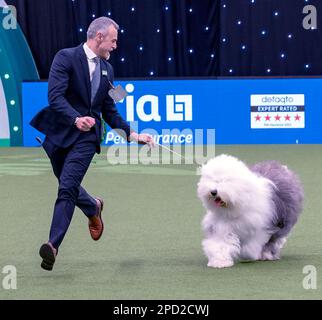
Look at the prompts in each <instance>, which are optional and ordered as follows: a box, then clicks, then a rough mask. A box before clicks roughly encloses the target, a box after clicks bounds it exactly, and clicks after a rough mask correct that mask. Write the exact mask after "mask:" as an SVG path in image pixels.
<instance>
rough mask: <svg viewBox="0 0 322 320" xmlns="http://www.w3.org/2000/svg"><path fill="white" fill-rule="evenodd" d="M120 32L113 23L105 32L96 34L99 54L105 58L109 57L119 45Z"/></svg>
mask: <svg viewBox="0 0 322 320" xmlns="http://www.w3.org/2000/svg"><path fill="white" fill-rule="evenodd" d="M117 35H118V32H117V30H116V29H115V27H114V26H113V25H111V26H109V27H108V28H107V29H106V32H104V33H98V34H97V35H96V37H97V41H98V55H99V56H100V57H102V58H103V59H109V57H110V53H111V52H112V51H113V50H115V49H116V47H117Z"/></svg>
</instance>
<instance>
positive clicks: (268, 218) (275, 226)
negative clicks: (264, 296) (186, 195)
mask: <svg viewBox="0 0 322 320" xmlns="http://www.w3.org/2000/svg"><path fill="white" fill-rule="evenodd" d="M198 197H199V198H200V200H201V201H202V203H203V205H204V207H205V208H206V210H207V212H206V215H205V216H204V218H203V220H202V229H203V232H204V235H205V238H204V240H203V241H202V247H203V251H204V253H205V254H206V256H207V257H208V267H213V268H224V267H231V266H233V264H234V262H236V261H238V260H248V261H249V260H277V259H279V258H280V253H281V249H282V247H283V245H284V244H285V242H286V238H287V236H288V234H289V233H290V231H291V229H292V227H293V226H294V225H295V223H296V221H297V220H298V217H299V215H300V213H301V210H302V203H303V197H304V194H303V188H302V185H301V182H300V180H299V178H298V177H297V175H296V174H295V173H294V172H292V171H291V170H289V169H288V168H287V167H286V166H284V165H282V164H280V163H279V162H277V161H264V162H261V163H258V164H255V165H253V166H251V167H248V166H246V165H245V164H244V163H243V162H242V161H240V160H238V159H237V158H235V157H232V156H229V155H220V156H217V157H215V158H213V159H211V160H209V161H208V162H207V163H206V164H204V165H203V166H202V167H201V178H200V181H199V183H198Z"/></svg>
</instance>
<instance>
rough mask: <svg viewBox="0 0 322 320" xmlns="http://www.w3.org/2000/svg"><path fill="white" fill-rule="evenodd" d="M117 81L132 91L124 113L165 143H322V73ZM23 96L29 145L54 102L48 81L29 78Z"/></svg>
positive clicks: (110, 138)
mask: <svg viewBox="0 0 322 320" xmlns="http://www.w3.org/2000/svg"><path fill="white" fill-rule="evenodd" d="M115 83H116V84H120V85H122V86H123V88H125V89H126V91H127V92H128V96H127V97H126V98H125V99H124V100H123V101H121V102H119V103H117V107H118V110H119V112H120V113H121V115H122V116H123V117H124V119H126V120H127V121H129V122H131V123H132V126H133V127H134V128H135V129H137V130H138V131H147V132H150V133H151V134H152V135H153V136H154V137H155V139H156V140H158V142H159V143H196V144H199V143H217V144H295V143H306V144H309V143H322V90H321V88H322V79H258V80H248V79H247V80H240V79H239V80H155V81H147V80H140V81H138V80H133V81H131V80H128V81H118V82H115ZM22 102H23V123H24V145H25V146H34V145H37V144H38V142H37V141H36V139H35V137H36V136H40V137H41V135H40V134H39V133H38V132H37V131H36V130H34V129H33V128H31V127H30V126H29V124H28V123H29V121H30V119H31V118H32V116H33V115H34V114H35V113H36V112H37V111H38V110H40V109H41V108H43V107H44V106H47V104H48V101H47V83H46V82H35V83H32V82H26V83H23V91H22ZM207 129H209V131H211V130H215V132H216V135H215V138H216V141H214V138H213V135H212V134H210V135H208V137H207V131H206V130H207ZM200 136H201V137H200ZM110 143H122V140H121V139H120V138H116V134H114V132H112V131H110V129H109V128H108V130H107V135H106V139H105V141H104V142H103V144H110Z"/></svg>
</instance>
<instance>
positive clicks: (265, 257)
mask: <svg viewBox="0 0 322 320" xmlns="http://www.w3.org/2000/svg"><path fill="white" fill-rule="evenodd" d="M279 259H280V257H279V255H278V254H273V253H272V252H271V251H269V250H267V251H263V252H262V256H261V258H260V260H264V261H274V260H279Z"/></svg>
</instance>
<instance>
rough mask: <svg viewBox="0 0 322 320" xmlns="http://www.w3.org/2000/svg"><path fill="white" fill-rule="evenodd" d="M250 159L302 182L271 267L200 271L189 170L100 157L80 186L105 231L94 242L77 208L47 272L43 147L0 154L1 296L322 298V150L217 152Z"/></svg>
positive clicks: (51, 194) (50, 189) (51, 195)
mask: <svg viewBox="0 0 322 320" xmlns="http://www.w3.org/2000/svg"><path fill="white" fill-rule="evenodd" d="M220 153H228V154H232V155H235V156H237V157H239V158H240V159H241V160H243V161H245V162H247V163H253V162H257V161H261V160H267V159H276V160H280V161H282V162H283V163H285V164H287V165H288V166H289V167H290V168H291V169H293V170H295V171H296V172H297V173H298V175H299V176H300V178H301V180H302V182H303V185H304V190H305V205H304V211H303V214H302V216H301V218H300V219H299V222H298V224H297V225H296V227H295V228H294V229H293V232H292V234H291V236H290V237H289V240H288V242H287V244H286V246H285V248H284V250H283V255H282V259H281V260H280V261H276V262H252V263H239V264H236V265H235V266H234V267H232V268H229V269H222V270H216V269H210V268H207V267H206V265H207V260H206V257H205V256H204V255H203V253H202V250H201V240H202V233H201V228H200V222H201V219H202V217H203V215H204V210H203V208H202V206H201V203H200V201H199V199H198V198H197V196H196V184H197V181H198V179H199V177H198V176H197V175H196V168H197V166H196V165H193V164H188V165H184V164H182V165H179V164H176V165H149V166H146V165H142V164H141V165H140V164H139V165H134V164H133V165H116V166H113V165H111V164H108V162H107V161H106V149H103V152H102V154H100V155H97V156H96V157H95V159H94V162H93V163H92V165H91V167H90V169H89V171H88V174H87V175H86V177H85V180H84V183H83V186H84V187H85V188H86V189H87V190H88V192H90V193H91V194H92V195H97V196H100V197H102V198H104V199H105V209H104V212H103V217H104V221H105V227H106V228H105V232H104V234H103V236H102V238H101V240H100V241H98V242H94V241H92V240H91V238H90V236H89V232H88V228H87V218H86V217H85V216H84V215H83V213H82V212H81V211H79V210H78V209H77V210H76V211H75V214H74V217H73V221H72V223H71V226H70V229H69V230H68V233H67V235H66V237H65V240H64V242H63V244H62V246H61V247H60V252H59V256H58V257H57V260H56V264H55V266H54V270H53V271H52V272H46V271H44V270H42V269H41V268H40V262H41V259H40V257H39V256H38V249H39V247H40V245H41V244H42V243H43V242H45V241H47V240H48V239H47V237H48V232H49V226H50V222H51V218H52V209H53V204H54V201H55V198H56V194H57V181H56V180H55V178H54V176H53V174H52V171H51V167H50V164H49V161H48V159H47V157H46V156H45V154H44V152H43V150H42V149H40V148H29V149H25V148H5V147H3V148H0V204H1V207H0V208H1V209H0V210H1V211H0V212H1V222H0V271H1V270H2V269H3V268H4V267H5V266H6V265H14V266H16V268H17V289H16V290H5V289H4V288H3V286H2V285H1V284H2V281H3V279H4V277H5V274H3V273H1V272H0V299H210V300H214V299H321V298H322V282H321V281H322V280H321V279H322V278H321V271H322V212H321V208H322V205H321V204H322V182H321V179H322V166H321V164H322V147H321V146H319V145H304V146H302V145H294V146H282V145H281V146H276V145H272V146H219V147H216V154H217V155H218V154H220ZM306 265H313V266H314V267H315V268H316V270H317V289H316V290H305V289H304V288H303V284H302V282H303V279H304V277H305V276H306V275H305V274H303V268H304V267H305V266H306Z"/></svg>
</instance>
